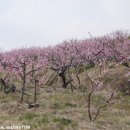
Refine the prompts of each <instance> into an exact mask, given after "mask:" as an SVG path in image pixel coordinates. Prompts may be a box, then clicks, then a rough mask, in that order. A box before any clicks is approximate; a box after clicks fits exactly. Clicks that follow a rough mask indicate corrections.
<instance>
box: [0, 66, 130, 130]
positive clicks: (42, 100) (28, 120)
mask: <svg viewBox="0 0 130 130" xmlns="http://www.w3.org/2000/svg"><path fill="white" fill-rule="evenodd" d="M122 70H123V72H124V68H123V69H121V70H120V72H121V73H123V72H122ZM112 71H113V77H112V75H111V76H106V75H103V76H101V77H100V78H101V79H102V80H104V82H105V84H108V83H109V82H110V81H111V80H112V79H113V78H117V76H118V78H120V76H119V75H117V76H116V75H115V74H116V73H115V72H117V70H116V71H115V72H114V70H112ZM125 71H126V72H127V70H125ZM124 73H125V72H124ZM119 80H120V79H118V80H117V79H116V81H119ZM114 83H115V82H114ZM117 84H118V83H117ZM114 85H115V86H116V84H113V86H114ZM106 94H107V90H104V89H103V90H102V91H99V92H98V94H95V96H94V97H93V99H92V101H93V106H99V104H100V101H101V100H103V99H105V98H106V97H105V96H106ZM99 95H100V96H99ZM18 99H19V94H11V93H10V94H4V93H3V92H0V113H1V114H0V125H30V126H31V130H130V96H129V95H124V94H123V93H122V92H120V93H119V94H118V95H117V97H116V98H115V99H114V101H113V104H112V105H111V107H108V108H107V109H106V108H105V109H104V110H103V111H101V113H100V116H98V118H97V120H96V121H95V122H90V121H89V118H88V113H87V102H86V99H85V98H84V96H83V94H82V92H80V91H78V90H75V91H74V92H73V93H72V92H71V90H70V89H62V88H56V89H54V88H51V87H46V88H40V93H39V96H38V103H39V104H40V107H39V108H33V109H28V105H27V101H28V102H29V101H30V102H31V100H33V99H32V97H31V96H30V97H27V96H25V98H24V102H23V103H22V104H20V103H19V102H18Z"/></svg>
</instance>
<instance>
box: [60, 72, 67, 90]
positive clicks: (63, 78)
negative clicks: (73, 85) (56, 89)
mask: <svg viewBox="0 0 130 130" xmlns="http://www.w3.org/2000/svg"><path fill="white" fill-rule="evenodd" d="M59 76H60V77H61V79H62V88H67V86H68V82H67V81H66V77H65V73H64V72H61V73H60V74H59Z"/></svg>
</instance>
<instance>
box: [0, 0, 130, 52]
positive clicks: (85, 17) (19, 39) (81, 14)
mask: <svg viewBox="0 0 130 130" xmlns="http://www.w3.org/2000/svg"><path fill="white" fill-rule="evenodd" d="M120 29H127V30H129V29H130V0H0V48H1V49H2V50H10V49H12V48H17V47H26V46H27V47H29V46H47V45H54V44H57V43H59V42H62V41H63V40H66V39H70V38H78V39H80V38H87V37H88V32H90V33H92V34H93V35H94V36H100V35H103V34H105V33H109V32H111V31H114V30H120Z"/></svg>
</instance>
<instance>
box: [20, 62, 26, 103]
mask: <svg viewBox="0 0 130 130" xmlns="http://www.w3.org/2000/svg"><path fill="white" fill-rule="evenodd" d="M22 80H23V85H22V88H21V96H20V102H21V103H22V102H23V96H24V91H25V85H26V64H25V63H24V64H23V77H22Z"/></svg>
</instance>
